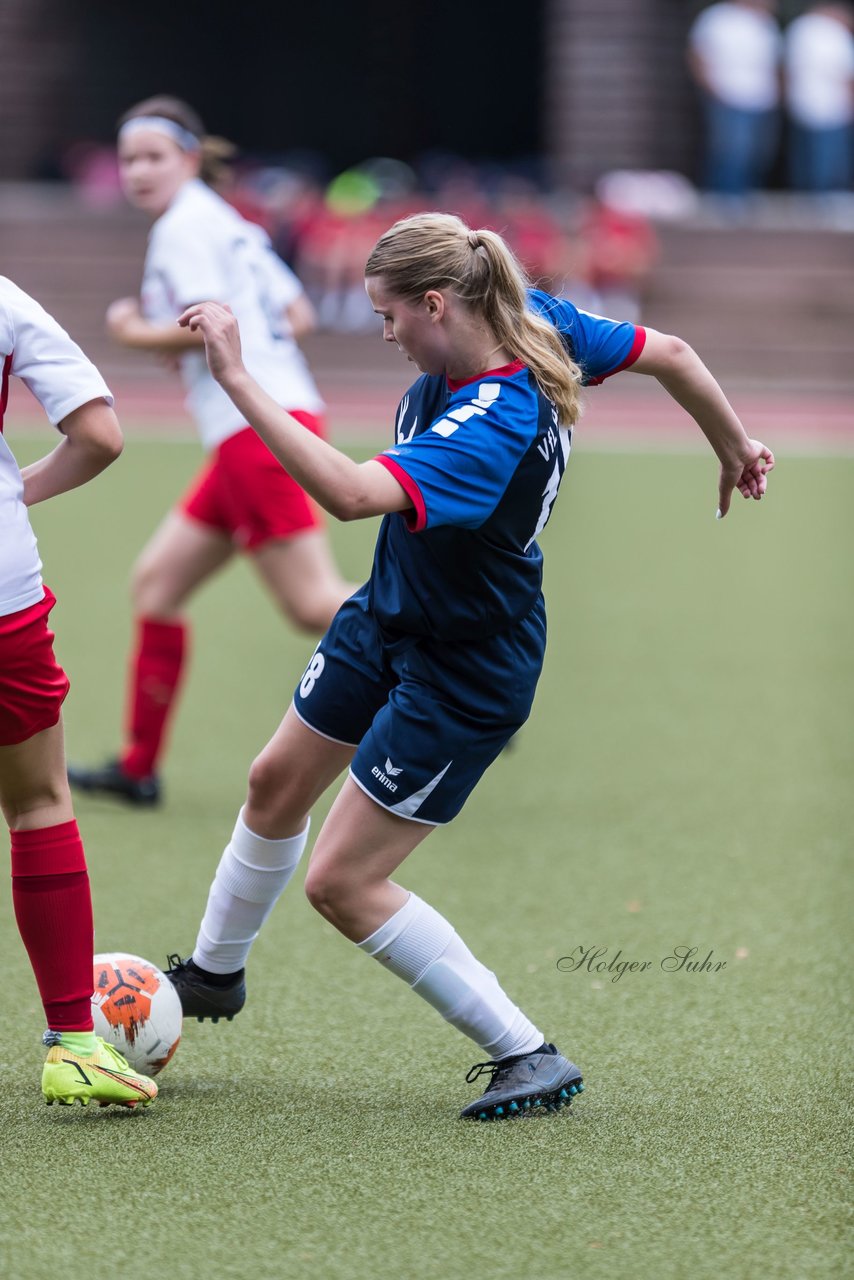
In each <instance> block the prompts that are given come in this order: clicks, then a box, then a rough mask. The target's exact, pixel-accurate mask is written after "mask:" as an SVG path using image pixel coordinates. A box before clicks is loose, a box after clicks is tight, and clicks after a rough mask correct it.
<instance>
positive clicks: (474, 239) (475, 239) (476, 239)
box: [468, 231, 483, 249]
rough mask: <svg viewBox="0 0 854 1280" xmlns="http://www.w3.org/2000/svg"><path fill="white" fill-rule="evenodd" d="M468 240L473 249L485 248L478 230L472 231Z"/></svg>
mask: <svg viewBox="0 0 854 1280" xmlns="http://www.w3.org/2000/svg"><path fill="white" fill-rule="evenodd" d="M468 242H469V245H470V246H471V248H472V249H482V248H483V245H482V244H481V243H480V236H479V235H478V234H477V232H476V231H470V232H469V233H468Z"/></svg>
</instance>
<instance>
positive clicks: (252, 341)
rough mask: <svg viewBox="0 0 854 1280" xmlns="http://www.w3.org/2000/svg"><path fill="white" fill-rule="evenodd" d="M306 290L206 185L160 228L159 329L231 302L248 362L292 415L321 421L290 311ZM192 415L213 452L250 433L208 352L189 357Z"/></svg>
mask: <svg viewBox="0 0 854 1280" xmlns="http://www.w3.org/2000/svg"><path fill="white" fill-rule="evenodd" d="M302 291H303V290H302V285H301V284H300V282H299V281H298V280H297V278H296V276H295V275H294V274H293V272H292V271H289V270H288V268H287V267H286V266H285V264H284V263H283V262H282V261H281V259H280V258H279V257H278V255H277V254H276V253H275V251H274V249H273V246H272V245H271V243H270V239H269V237H268V236H267V234H266V232H265V231H263V230H262V229H261V228H260V227H257V226H255V225H254V224H253V223H251V222H247V221H246V220H245V218H241V216H240V214H239V213H238V212H237V211H236V210H235V209H232V207H231V205H229V204H227V203H226V201H225V200H223V199H222V198H221V197H220V196H218V195H217V194H216V193H215V192H214V191H211V189H210V187H207V186H205V184H204V183H203V182H201V181H199V179H192V180H191V181H190V182H187V183H185V184H184V186H183V187H181V189H180V191H179V192H178V194H177V196H176V197H175V199H174V200H173V201H172V204H171V205H170V206H169V208H168V209H167V210H166V212H165V213H164V214H163V215H162V216H161V217H160V218H158V219H157V221H156V222H155V224H154V226H153V227H152V229H151V234H150V236H149V241H148V253H147V254H146V259H145V273H144V276H143V281H142V312H143V315H144V316H145V317H146V319H148V320H151V321H152V322H153V323H155V324H163V323H165V322H168V321H170V320H175V318H176V317H177V316H179V315H180V314H181V312H182V311H183V310H184V309H185V308H186V307H188V306H189V305H190V304H191V303H193V302H205V301H208V300H210V301H213V302H223V303H227V304H228V305H229V306H230V307H231V309H232V311H233V312H234V314H235V316H236V317H237V321H238V324H239V325H240V341H241V345H242V347H243V362H244V364H245V365H246V368H247V369H248V371H249V373H250V374H251V375H252V377H253V378H254V379H255V380H256V382H258V383H259V384H260V385H261V386H262V387H263V388H264V390H265V391H266V392H267V394H268V395H270V396H272V398H273V399H274V400H275V401H276V402H277V403H278V404H280V405H281V406H282V407H283V408H284V409H303V410H305V411H306V412H308V413H321V412H322V411H323V401H322V400H321V398H320V395H319V394H318V391H317V387H316V386H315V384H314V381H313V379H312V377H311V374H310V373H309V371H308V366H307V364H306V362H305V360H304V358H303V355H302V352H301V351H300V349H299V347H298V346H297V344H296V342H295V341H294V339H293V338H292V336H291V335H290V333H289V332H288V326H287V320H286V318H285V315H284V312H285V308H287V307H288V306H290V304H291V303H292V302H294V301H295V299H296V298H298V297H299V296H300V295H301V294H302ZM181 374H182V377H183V379H184V385H185V387H186V388H187V408H188V409H189V411H190V413H191V414H192V415H193V418H194V419H195V421H196V425H197V427H198V429H199V435H200V436H201V438H202V444H203V445H204V446H205V448H206V449H214V448H215V447H216V446H217V445H218V444H220V443H221V442H222V441H223V440H225V439H227V438H228V436H231V435H234V433H235V432H237V431H241V430H242V429H243V428H244V427H245V426H246V419H245V418H244V417H243V416H242V414H241V413H240V411H239V410H238V409H236V408H235V407H234V405H233V404H232V403H231V401H230V400H229V398H228V396H227V395H226V394H225V392H224V391H223V389H222V387H220V386H219V384H218V383H216V382H215V381H214V379H213V378H212V377H211V375H210V372H209V371H208V366H207V363H206V361H205V356H204V352H203V351H190V352H188V353H187V354H186V355H182V356H181Z"/></svg>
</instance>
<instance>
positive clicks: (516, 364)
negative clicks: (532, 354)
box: [445, 360, 525, 391]
mask: <svg viewBox="0 0 854 1280" xmlns="http://www.w3.org/2000/svg"><path fill="white" fill-rule="evenodd" d="M524 368H525V362H524V361H523V360H511V361H510V363H509V364H503V365H502V366H501V368H500V369H487V370H486V372H485V373H476V374H475V375H474V377H473V378H461V379H460V381H459V382H458V381H457V379H456V378H448V377H447V374H446V375H445V376H446V378H447V382H448V386H449V387H450V389H451V391H459V389H460V387H467V386H468V385H469V383H470V382H483V381H484V379H485V378H509V377H510V376H511V375H512V374H514V373H521V371H522V370H523V369H524Z"/></svg>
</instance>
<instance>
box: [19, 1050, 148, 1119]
mask: <svg viewBox="0 0 854 1280" xmlns="http://www.w3.org/2000/svg"><path fill="white" fill-rule="evenodd" d="M48 1043H50V1042H48ZM42 1093H43V1094H44V1099H45V1102H46V1103H47V1104H48V1106H52V1105H53V1103H54V1102H58V1103H60V1105H61V1106H66V1107H69V1106H72V1105H73V1104H74V1103H75V1102H79V1103H80V1105H81V1106H82V1107H88V1105H89V1103H90V1102H97V1103H98V1104H99V1105H100V1106H102V1107H108V1106H109V1105H110V1104H111V1103H115V1105H116V1106H119V1107H128V1108H131V1109H132V1108H133V1107H136V1106H139V1105H141V1106H143V1107H148V1106H150V1105H151V1103H152V1102H153V1101H154V1099H155V1098H156V1097H157V1085H156V1084H155V1083H154V1081H153V1080H149V1078H148V1076H142V1075H140V1074H139V1072H138V1071H134V1069H133V1067H132V1066H130V1064H129V1063H128V1061H127V1059H126V1058H123V1057H122V1055H121V1054H120V1053H119V1052H118V1050H117V1049H114V1048H113V1046H112V1045H111V1044H107V1043H106V1041H104V1040H102V1039H101V1038H100V1036H99V1037H98V1048H97V1051H96V1052H95V1053H93V1054H92V1055H91V1056H90V1057H88V1058H81V1057H79V1056H78V1054H76V1053H71V1052H70V1051H69V1050H68V1049H64V1048H63V1046H62V1041H61V1040H58V1041H53V1043H52V1044H51V1048H50V1049H49V1051H48V1055H47V1058H46V1060H45V1064H44V1068H43V1070H42Z"/></svg>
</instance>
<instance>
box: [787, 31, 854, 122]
mask: <svg viewBox="0 0 854 1280" xmlns="http://www.w3.org/2000/svg"><path fill="white" fill-rule="evenodd" d="M786 100H787V104H788V107H789V111H790V113H791V116H792V119H793V120H794V121H795V122H796V123H797V124H800V125H803V126H804V127H805V128H807V129H837V128H840V127H843V126H845V125H848V124H850V123H851V121H852V120H854V36H852V34H851V32H850V31H849V30H848V28H847V27H846V26H844V25H843V24H842V23H841V22H838V21H837V20H836V19H835V18H830V17H827V16H826V15H825V14H823V13H805V14H804V15H803V16H802V17H800V18H796V19H795V21H794V22H793V23H792V24H791V26H790V27H788V29H787V31H786Z"/></svg>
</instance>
